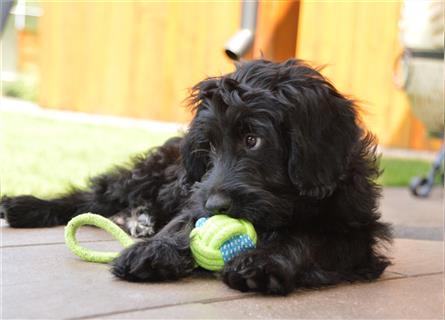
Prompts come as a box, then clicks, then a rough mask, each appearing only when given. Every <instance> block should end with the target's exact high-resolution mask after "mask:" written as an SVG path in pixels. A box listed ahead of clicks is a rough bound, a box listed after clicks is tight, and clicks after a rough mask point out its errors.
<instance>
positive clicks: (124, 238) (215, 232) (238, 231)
mask: <svg viewBox="0 0 445 320" xmlns="http://www.w3.org/2000/svg"><path fill="white" fill-rule="evenodd" d="M84 225H93V226H96V227H99V228H101V229H103V230H105V231H107V232H108V233H110V234H111V235H112V236H113V237H114V238H116V239H117V240H118V241H119V242H120V243H121V244H122V246H123V247H124V248H127V247H129V246H131V245H132V244H134V243H135V241H134V240H133V239H132V238H131V237H130V236H129V235H128V234H127V233H125V232H124V231H123V230H122V229H121V228H120V227H119V226H118V225H116V224H115V223H114V222H112V221H111V220H109V219H107V218H104V217H103V216H100V215H98V214H93V213H85V214H81V215H78V216H76V217H74V218H73V219H71V221H70V222H69V223H68V225H67V226H66V227H65V243H66V245H67V246H68V248H69V249H70V250H71V251H72V252H73V253H74V254H75V255H77V256H78V257H79V258H81V259H82V260H85V261H89V262H98V263H109V262H111V261H113V260H114V259H115V258H117V257H118V256H119V252H99V251H94V250H91V249H88V248H85V247H82V246H80V245H79V243H78V241H77V239H76V232H77V230H78V229H79V228H80V227H81V226H84ZM256 242H257V235H256V232H255V229H254V228H253V225H252V224H251V223H250V222H248V221H246V220H242V219H234V218H230V217H228V216H226V215H215V216H212V217H210V218H207V217H204V218H201V219H199V220H198V221H196V224H195V228H194V229H193V230H192V232H191V233H190V250H191V252H192V255H193V258H194V259H195V262H196V265H197V266H200V267H202V268H204V269H207V270H210V271H219V270H221V269H222V268H223V267H224V264H225V263H227V262H228V261H230V260H231V259H233V258H234V257H235V256H237V255H238V254H240V253H242V252H244V251H247V250H251V249H253V248H255V245H256Z"/></svg>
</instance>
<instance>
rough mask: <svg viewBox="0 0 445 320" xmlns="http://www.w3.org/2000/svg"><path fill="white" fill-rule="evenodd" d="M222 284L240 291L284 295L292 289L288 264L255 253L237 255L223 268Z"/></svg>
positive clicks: (292, 283) (291, 278) (291, 274)
mask: <svg viewBox="0 0 445 320" xmlns="http://www.w3.org/2000/svg"><path fill="white" fill-rule="evenodd" d="M222 275H223V280H224V282H225V283H226V284H227V285H228V286H229V287H231V288H233V289H237V290H240V291H259V292H263V293H269V294H280V295H286V294H288V293H289V292H291V291H292V289H293V288H294V281H293V272H292V270H291V269H290V266H289V263H288V262H287V261H284V260H283V259H275V258H274V257H270V256H268V255H266V254H261V253H258V252H255V251H252V252H248V253H245V254H242V255H239V256H237V257H235V258H234V259H232V260H231V261H230V262H229V263H227V264H226V265H225V266H224V269H223V272H222Z"/></svg>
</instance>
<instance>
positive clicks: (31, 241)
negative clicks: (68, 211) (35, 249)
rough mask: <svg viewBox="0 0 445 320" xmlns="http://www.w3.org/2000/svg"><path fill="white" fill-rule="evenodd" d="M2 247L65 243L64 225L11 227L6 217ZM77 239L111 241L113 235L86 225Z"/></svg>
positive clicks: (0, 228)
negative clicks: (28, 227) (25, 227)
mask: <svg viewBox="0 0 445 320" xmlns="http://www.w3.org/2000/svg"><path fill="white" fill-rule="evenodd" d="M0 232H1V235H0V236H1V238H0V239H1V241H0V247H10V246H28V245H41V244H62V243H64V241H65V240H64V227H63V226H60V227H53V228H31V229H14V228H9V227H8V224H7V222H5V220H4V219H0ZM77 239H78V241H80V242H84V241H88V242H90V241H110V240H113V237H112V236H110V235H109V234H108V233H106V232H105V231H103V230H101V229H98V228H95V227H89V226H85V227H82V228H81V229H79V230H78V232H77Z"/></svg>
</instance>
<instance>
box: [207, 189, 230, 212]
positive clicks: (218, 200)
mask: <svg viewBox="0 0 445 320" xmlns="http://www.w3.org/2000/svg"><path fill="white" fill-rule="evenodd" d="M231 204H232V200H230V198H229V197H228V196H226V195H224V194H221V193H216V194H212V195H211V196H210V197H209V198H208V199H207V202H206V204H205V208H206V210H208V211H211V212H221V213H222V212H224V211H227V210H228V209H229V208H230V205H231Z"/></svg>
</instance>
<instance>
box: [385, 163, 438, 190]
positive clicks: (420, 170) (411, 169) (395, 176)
mask: <svg viewBox="0 0 445 320" xmlns="http://www.w3.org/2000/svg"><path fill="white" fill-rule="evenodd" d="M380 168H381V169H383V174H382V176H381V177H380V178H379V180H378V181H379V183H381V184H382V185H384V186H392V187H396V186H407V185H408V184H409V183H410V181H411V179H412V178H413V177H414V176H425V175H426V174H427V173H428V172H429V170H430V169H431V163H430V162H428V161H425V160H406V159H397V158H382V159H381V161H380Z"/></svg>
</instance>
